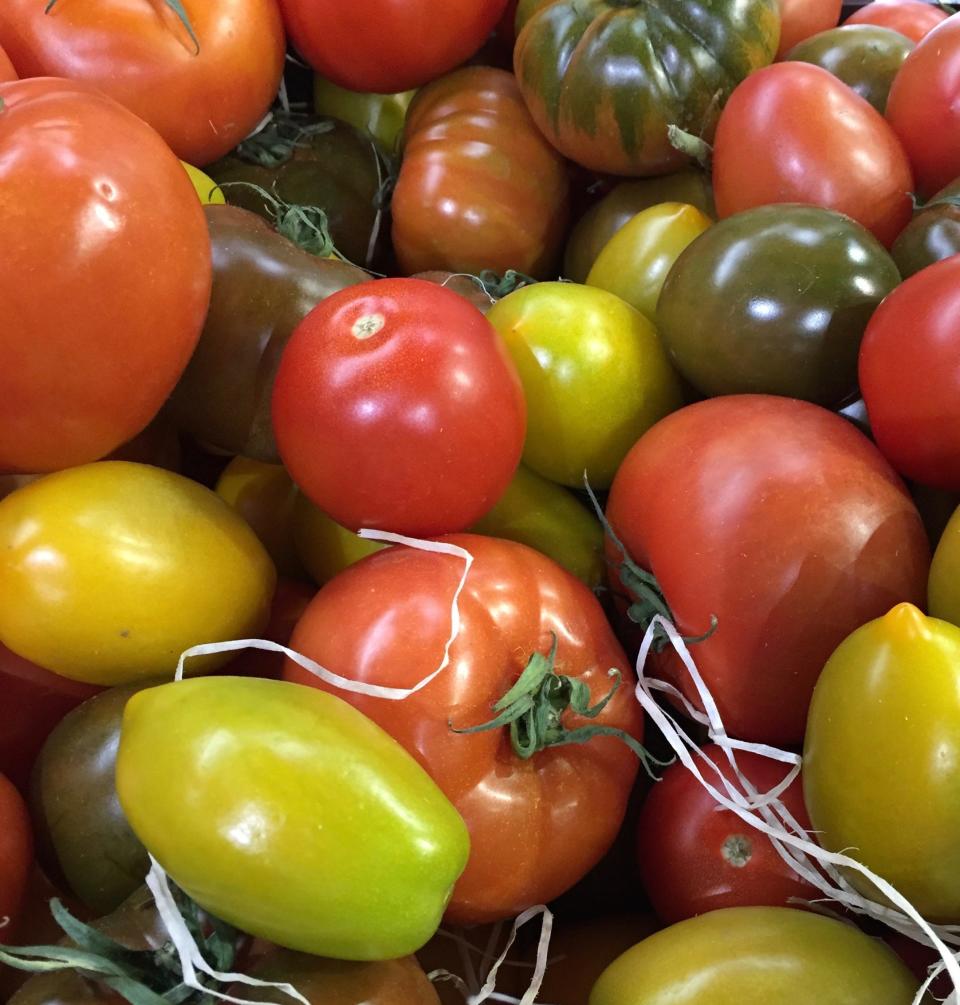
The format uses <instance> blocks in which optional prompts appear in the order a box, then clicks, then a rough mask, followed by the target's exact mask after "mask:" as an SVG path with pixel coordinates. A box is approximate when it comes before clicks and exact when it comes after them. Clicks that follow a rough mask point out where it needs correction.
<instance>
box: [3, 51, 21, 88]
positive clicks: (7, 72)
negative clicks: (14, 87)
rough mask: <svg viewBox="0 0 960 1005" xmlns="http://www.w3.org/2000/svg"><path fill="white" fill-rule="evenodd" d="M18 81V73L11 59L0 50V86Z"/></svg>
mask: <svg viewBox="0 0 960 1005" xmlns="http://www.w3.org/2000/svg"><path fill="white" fill-rule="evenodd" d="M16 79H17V71H16V70H15V69H14V68H13V63H11V62H10V57H9V56H8V55H7V54H6V53H5V52H4V51H3V49H0V84H3V83H5V82H7V81H10V80H16Z"/></svg>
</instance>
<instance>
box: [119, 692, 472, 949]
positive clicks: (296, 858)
mask: <svg viewBox="0 0 960 1005" xmlns="http://www.w3.org/2000/svg"><path fill="white" fill-rule="evenodd" d="M117 791H118V792H119V794H120V805H121V806H122V807H123V810H124V813H125V814H126V816H127V819H128V820H129V821H130V824H131V826H132V827H133V830H134V831H135V833H136V834H137V835H138V837H139V838H140V839H141V840H142V841H143V843H144V844H145V845H146V846H147V848H148V849H149V850H150V852H151V853H152V854H153V855H154V856H155V857H156V858H157V859H158V860H159V862H160V864H161V865H162V866H163V867H164V869H166V870H167V872H169V874H170V876H171V877H172V878H173V880H174V881H175V882H176V883H177V884H178V885H179V886H180V887H182V888H183V889H184V890H185V891H186V892H187V893H188V894H189V895H190V896H191V897H193V898H194V900H196V901H197V902H198V903H199V904H200V905H201V906H202V907H204V908H205V909H206V910H208V911H210V912H211V913H212V914H214V915H215V916H216V917H218V918H222V919H224V920H225V921H227V922H229V923H231V924H233V925H236V926H237V927H238V928H241V929H242V930H244V931H246V932H249V933H250V934H252V935H256V936H259V937H261V938H265V939H269V940H270V941H271V942H275V943H277V944H278V945H280V946H284V947H285V948H288V949H296V950H299V951H302V952H309V953H313V954H315V955H318V956H334V957H336V958H338V959H345V960H381V959H393V958H395V957H398V956H404V955H407V954H409V953H412V952H414V951H415V950H417V949H419V948H420V946H421V945H423V943H424V942H426V941H427V939H428V938H430V936H431V935H432V934H433V933H434V931H435V930H436V928H437V925H438V924H439V922H440V916H441V914H442V913H443V909H444V907H445V906H446V903H447V900H448V898H449V896H450V891H451V889H452V888H453V884H454V881H455V880H456V878H457V877H458V876H459V875H460V873H461V871H462V870H463V867H464V864H465V862H466V860H467V854H468V850H469V846H468V839H467V832H466V829H465V828H464V825H463V821H462V820H461V819H460V817H459V816H458V815H457V813H456V812H455V811H454V809H453V807H451V805H450V803H449V802H447V800H446V799H445V798H444V797H443V795H442V793H441V792H440V790H439V789H438V788H437V787H436V785H434V783H433V782H432V781H431V780H430V778H429V777H428V776H427V774H426V773H425V772H424V771H423V770H422V769H421V768H420V767H419V766H418V765H417V763H416V762H415V761H414V760H413V758H411V757H409V756H408V755H407V754H406V753H405V752H404V751H403V749H402V748H401V747H400V746H399V745H398V744H397V743H396V742H394V740H392V739H391V738H390V737H389V736H387V734H386V733H384V732H383V731H382V730H380V729H378V728H377V727H376V726H375V725H374V724H373V723H372V722H370V721H369V720H368V719H366V718H364V717H363V716H362V715H360V714H359V713H358V712H356V711H355V710H354V709H353V708H351V707H350V706H349V705H347V704H346V703H345V702H343V701H340V700H339V699H337V698H334V697H332V696H331V695H327V694H323V693H321V692H319V691H316V690H313V689H311V688H303V687H299V686H296V685H293V684H288V683H285V682H283V681H271V680H257V679H254V678H240V677H201V678H197V679H193V680H186V681H180V682H178V683H175V684H165V685H163V686H162V687H156V688H151V689H149V690H147V691H141V692H140V693H139V694H137V695H134V697H133V698H131V699H130V700H129V701H128V702H127V709H126V712H125V713H124V720H123V732H122V734H121V738H120V751H119V754H118V756H117ZM345 807H350V809H351V812H349V813H345V812H344V808H345ZM172 818H176V819H177V821H178V825H177V827H175V828H172V827H170V820H171V819H172Z"/></svg>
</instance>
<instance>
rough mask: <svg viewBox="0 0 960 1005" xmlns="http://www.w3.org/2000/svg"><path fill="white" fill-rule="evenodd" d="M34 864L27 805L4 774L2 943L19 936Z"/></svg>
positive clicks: (0, 797)
mask: <svg viewBox="0 0 960 1005" xmlns="http://www.w3.org/2000/svg"><path fill="white" fill-rule="evenodd" d="M4 700H6V699H4ZM32 861H33V838H32V837H31V835H30V815H29V814H28V813H27V807H26V804H25V803H24V801H23V799H22V797H21V795H20V793H19V792H17V790H16V789H15V788H14V786H13V783H12V782H11V781H9V780H8V779H7V778H5V777H4V776H3V775H0V943H3V942H11V941H12V938H11V936H15V935H16V929H15V927H14V926H15V922H16V917H17V912H18V911H19V909H20V904H21V901H22V900H23V894H24V891H25V890H26V888H27V876H28V873H29V871H30V863H31V862H32Z"/></svg>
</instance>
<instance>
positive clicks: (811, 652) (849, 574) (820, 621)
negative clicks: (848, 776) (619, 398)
mask: <svg viewBox="0 0 960 1005" xmlns="http://www.w3.org/2000/svg"><path fill="white" fill-rule="evenodd" d="M607 517H608V519H609V520H610V523H611V525H612V526H613V528H614V531H615V532H616V533H617V535H618V536H619V537H620V540H621V541H622V542H623V544H624V545H625V546H626V548H627V551H628V552H629V553H630V554H631V555H632V556H633V558H634V560H635V561H636V562H637V563H638V564H639V565H641V566H643V567H644V568H645V569H648V570H649V571H651V572H652V573H653V575H654V576H655V577H656V579H657V580H658V582H659V583H660V587H661V589H662V590H663V594H664V596H665V597H666V600H667V603H668V605H669V606H670V608H671V610H672V611H673V615H674V619H675V622H676V625H677V627H678V628H679V629H680V631H681V632H682V633H683V634H684V635H688V636H696V635H700V634H701V633H703V632H705V631H707V630H708V629H709V627H710V621H711V617H712V616H715V617H716V619H717V628H716V631H714V633H713V634H712V635H711V636H710V637H709V638H708V639H707V640H706V641H704V642H701V643H698V644H696V645H694V646H693V647H692V650H691V651H692V655H693V657H694V659H695V660H696V662H697V666H698V667H699V669H700V672H701V674H702V675H703V678H704V680H705V681H706V683H707V686H708V687H709V688H710V690H711V691H712V693H713V696H714V698H715V699H716V701H717V705H718V706H719V709H720V713H721V715H722V716H723V719H724V722H725V723H726V725H727V729H728V730H729V732H730V734H731V735H733V736H736V737H740V738H741V739H747V740H760V741H767V742H770V743H778V744H795V743H799V742H800V741H801V740H802V739H803V735H804V725H805V722H806V717H807V708H808V706H809V704H810V698H811V695H812V693H813V687H814V684H815V683H816V680H817V677H818V675H819V674H820V671H821V670H822V669H823V665H824V664H825V663H826V661H827V658H828V657H829V656H830V654H831V653H832V652H833V650H834V649H836V647H837V646H838V645H839V644H840V643H841V642H842V641H843V640H844V639H845V638H846V637H847V636H848V635H849V634H850V633H851V632H852V631H854V630H855V629H856V628H859V627H860V626H861V625H863V624H865V623H866V622H867V621H869V620H871V619H872V618H876V617H879V616H880V615H882V614H885V613H886V612H887V611H888V610H889V609H890V608H891V607H892V606H894V604H896V603H898V602H899V601H902V600H910V601H911V602H912V603H915V604H922V603H923V602H924V598H925V596H926V577H927V572H928V570H929V565H930V546H929V544H928V542H927V537H926V534H925V532H924V529H923V524H922V522H921V520H920V516H919V514H918V513H917V511H916V509H915V507H914V505H913V503H912V501H911V499H910V496H909V495H908V493H907V491H906V489H905V488H904V486H903V484H902V483H901V481H900V479H899V478H898V477H897V476H896V475H895V474H894V472H893V471H892V470H891V468H890V466H889V465H888V464H887V462H886V461H885V460H884V459H883V457H882V456H881V454H880V452H879V451H878V450H877V449H876V447H874V446H873V444H872V443H871V442H870V441H869V440H868V439H867V438H866V437H865V436H864V435H863V434H862V433H861V432H859V431H858V430H857V429H856V428H854V426H852V425H851V424H850V423H848V422H846V421H845V420H844V419H842V418H840V417H839V416H837V415H834V414H833V413H832V412H828V411H827V410H826V409H823V408H820V407H818V406H816V405H811V404H807V403H806V402H801V401H795V400H793V399H789V398H776V397H772V396H767V395H734V396H730V397H723V398H713V399H711V400H709V401H703V402H699V403H698V404H696V405H690V406H688V407H687V408H683V409H681V410H680V411H679V412H674V413H673V414H672V415H669V416H667V418H665V419H663V420H661V421H660V422H659V423H657V425H655V426H654V427H653V428H652V429H651V430H650V431H649V432H648V433H646V434H645V435H644V436H642V437H641V438H640V440H639V441H638V442H637V444H636V446H635V447H634V448H633V450H631V452H630V453H629V454H628V455H627V457H626V460H625V461H624V462H623V465H622V466H621V468H620V470H619V472H618V473H617V477H616V479H615V480H614V483H613V487H612V488H611V490H610V497H609V502H608V508H607ZM661 659H662V664H663V665H662V667H661V668H660V669H662V670H663V672H665V673H667V674H668V675H669V676H671V677H672V678H673V679H675V680H676V681H679V684H680V686H681V687H682V689H683V691H684V693H685V694H686V695H687V697H688V698H689V699H690V700H691V701H692V702H694V703H696V702H697V697H696V692H695V690H694V688H693V685H692V683H691V681H690V678H689V675H688V674H687V673H686V672H685V671H684V670H683V669H682V667H680V664H679V661H678V660H676V659H675V658H673V657H672V656H670V655H669V654H668V653H664V654H663V656H662V658H661Z"/></svg>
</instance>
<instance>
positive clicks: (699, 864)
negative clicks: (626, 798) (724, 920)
mask: <svg viewBox="0 0 960 1005" xmlns="http://www.w3.org/2000/svg"><path fill="white" fill-rule="evenodd" d="M703 750H704V753H705V754H706V755H707V756H708V757H709V758H710V760H711V761H712V762H713V763H714V764H715V765H717V767H718V768H719V769H720V771H721V773H722V774H723V777H724V778H727V779H729V781H731V782H732V783H733V784H734V785H735V786H736V787H737V788H738V789H739V791H741V792H743V791H744V790H743V786H742V785H741V784H740V783H739V781H738V780H737V777H736V775H735V774H734V772H733V769H732V768H731V767H730V762H729V761H728V760H727V757H726V755H725V754H724V752H723V750H722V749H721V748H720V747H717V746H715V745H714V744H709V745H708V746H706V747H704V748H703ZM697 763H698V765H699V766H700V770H701V772H702V774H703V776H704V778H706V779H707V781H708V782H710V783H711V784H712V785H713V786H714V787H715V788H719V789H721V791H722V784H721V782H720V780H719V779H718V778H717V777H716V775H714V774H713V772H712V771H711V770H710V768H708V767H707V766H706V765H704V764H702V762H700V761H699V760H698V762H697ZM737 764H738V765H739V766H740V770H741V771H742V772H743V774H744V775H745V776H746V777H747V779H748V780H749V781H750V782H751V783H752V784H753V786H754V787H755V788H756V790H757V791H758V792H769V791H770V790H771V789H772V788H774V786H776V785H778V784H779V783H780V782H781V781H783V779H784V777H785V776H786V774H787V771H788V770H789V768H788V766H787V765H785V764H779V763H777V762H776V761H771V760H770V759H769V758H767V757H761V756H760V755H758V754H751V753H749V752H745V751H739V752H737ZM780 798H781V800H782V801H783V803H784V805H785V806H786V807H787V809H788V810H789V811H790V813H791V814H792V816H793V817H794V818H795V819H796V821H797V822H798V823H799V824H800V826H801V827H803V828H804V829H805V830H809V829H810V820H809V817H808V816H807V810H806V807H805V806H804V804H803V785H802V783H801V781H800V779H799V778H797V779H796V780H795V781H794V782H793V783H792V784H791V785H790V787H789V788H788V789H787V790H786V792H784V793H783V795H782V796H781V797H780ZM637 834H638V849H637V850H638V856H639V862H640V874H641V876H642V877H643V885H644V887H645V888H646V891H647V894H648V896H649V897H650V902H651V903H652V904H653V907H654V910H655V911H656V912H657V914H658V915H659V917H660V919H661V921H663V922H665V923H666V924H669V925H672V924H674V923H675V922H677V921H683V920H684V919H686V918H692V917H693V916H694V915H696V914H704V913H706V912H707V911H716V910H718V909H720V908H722V907H791V906H794V905H791V904H790V903H788V902H789V900H790V898H791V897H800V898H803V899H805V900H809V899H810V898H812V897H817V896H819V894H818V892H817V891H816V889H815V888H814V887H812V886H810V885H809V884H808V883H806V882H804V880H802V879H801V878H800V877H799V876H798V875H797V874H796V873H795V872H794V870H793V869H791V868H790V867H789V866H788V865H787V864H786V862H784V860H783V859H782V858H781V857H780V856H779V855H778V854H777V852H776V850H775V849H774V847H773V845H772V844H771V843H770V839H769V838H767V837H765V836H764V835H763V834H761V833H760V831H758V830H754V829H753V828H752V827H751V826H750V825H749V824H747V823H744V822H743V821H742V820H741V819H740V818H739V817H738V816H737V815H736V814H735V813H732V812H730V810H725V809H721V808H720V807H719V806H718V805H717V803H716V802H715V801H714V798H713V796H711V795H710V793H709V792H707V791H706V789H704V787H703V786H702V785H701V784H700V783H699V782H698V781H697V779H696V778H694V776H693V775H692V774H691V773H690V772H689V771H687V769H686V768H685V767H684V766H683V765H682V764H674V765H672V766H671V767H669V768H668V769H667V770H666V771H665V772H664V774H663V777H662V778H661V780H660V782H659V784H657V785H654V786H653V789H652V790H651V792H650V795H649V796H647V801H646V802H645V803H644V804H643V809H642V810H641V812H640V821H639V824H638V830H637Z"/></svg>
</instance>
